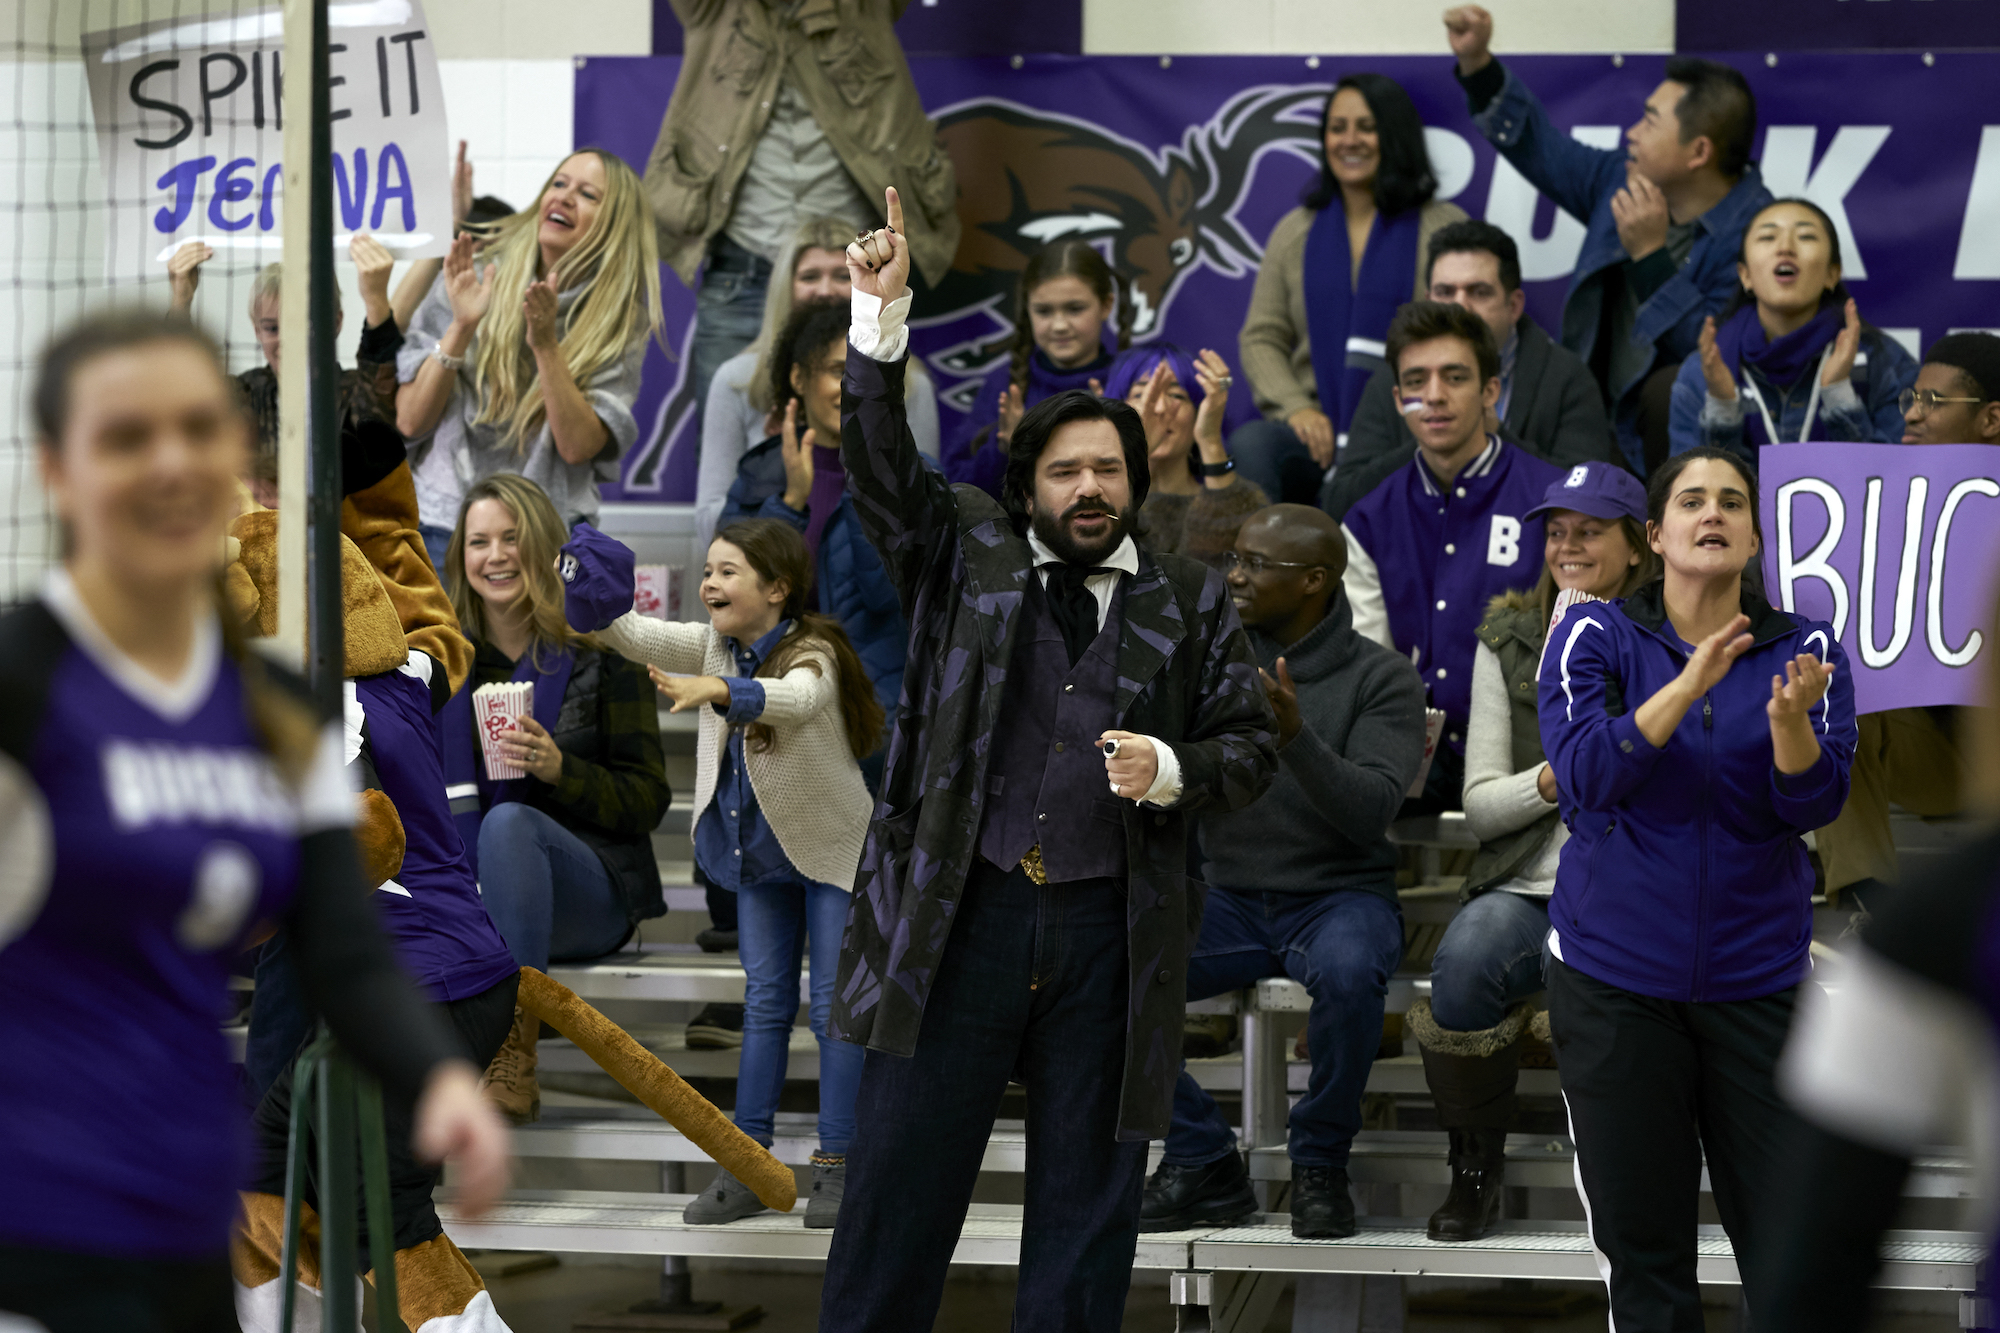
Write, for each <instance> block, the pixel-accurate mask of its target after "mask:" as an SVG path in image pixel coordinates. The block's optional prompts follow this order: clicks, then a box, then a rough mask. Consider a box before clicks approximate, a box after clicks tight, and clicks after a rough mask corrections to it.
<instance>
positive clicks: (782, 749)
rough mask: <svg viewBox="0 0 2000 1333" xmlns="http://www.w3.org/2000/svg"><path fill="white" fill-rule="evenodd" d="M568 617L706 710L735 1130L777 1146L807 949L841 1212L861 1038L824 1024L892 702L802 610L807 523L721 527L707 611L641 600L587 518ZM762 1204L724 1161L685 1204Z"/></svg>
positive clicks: (826, 1175) (815, 1198)
mask: <svg viewBox="0 0 2000 1333" xmlns="http://www.w3.org/2000/svg"><path fill="white" fill-rule="evenodd" d="M561 567H562V574H563V577H564V579H565V580H566V581H567V582H568V584H569V589H568V594H567V606H568V615H569V622H570V625H571V627H572V628H574V629H577V630H588V631H591V632H593V633H594V635H595V637H596V638H597V640H598V641H600V642H602V643H604V644H605V645H606V646H608V647H610V648H613V649H615V650H617V651H618V652H621V653H624V654H625V655H626V656H628V657H631V658H633V659H635V660H638V661H643V662H645V663H647V664H648V665H650V666H651V667H653V668H654V670H653V681H654V683H655V684H657V685H658V686H659V688H660V693H662V694H664V695H666V696H667V697H668V698H670V699H672V700H673V708H674V711H675V712H677V713H678V712H683V711H686V710H689V709H699V710H700V713H699V716H700V719H701V740H700V743H699V748H698V750H697V751H696V754H697V760H696V762H697V769H696V772H697V774H698V776H697V778H696V788H695V802H694V804H695V810H696V816H695V834H694V853H695V860H696V862H697V863H698V864H699V865H700V866H701V869H702V872H703V873H704V874H705V875H707V877H708V878H709V880H710V881H711V882H712V883H714V884H716V885H719V886H721V887H722V888H725V889H728V890H731V891H733V892H734V893H735V894H736V896H737V903H738V913H739V915H738V920H739V921H740V923H741V924H740V927H739V929H740V931H741V952H742V955H743V968H744V971H745V972H746V973H747V974H748V984H747V986H746V987H745V994H744V1000H745V1011H746V1012H745V1017H744V1023H743V1059H742V1064H741V1065H740V1067H739V1070H738V1074H737V1080H736V1112H735V1119H736V1125H737V1128H739V1129H741V1130H742V1131H743V1132H744V1133H746V1134H748V1135H749V1136H750V1137H751V1138H753V1139H755V1140H757V1141H758V1142H759V1143H762V1144H764V1145H765V1146H766V1147H768V1146H770V1143H771V1137H772V1128H773V1120H774V1119H775V1116H776V1113H777V1109H778V1094H779V1093H780V1092H781V1091H783V1089H784V1085H785V1061H786V1052H787V1048H788V1047H789V1045H790V1039H791V1031H792V1023H793V1020H794V1019H795V1018H796V1017H797V1016H798V1008H799V965H800V962H801V960H802V958H803V957H804V951H805V949H806V947H807V946H808V944H809V945H810V948H811V955H810V956H811V959H812V967H811V979H812V1003H811V1008H810V1015H811V1023H812V1031H813V1035H814V1036H815V1037H817V1038H818V1039H819V1052H820V1064H819V1069H820V1076H819V1151H817V1152H815V1153H814V1154H813V1158H812V1167H813V1189H812V1197H811V1199H810V1200H809V1201H808V1203H807V1204H806V1215H805V1224H806V1225H807V1226H808V1227H831V1226H833V1225H834V1222H835V1220H836V1218H837V1217H838V1215H839V1211H840V1199H841V1195H842V1193H843V1192H844V1191H845V1188H846V1181H847V1148H848V1143H849V1141H850V1140H851V1139H852V1138H853V1136H854V1099H855V1094H856V1092H857V1090H858V1089H859V1087H860V1081H861V1063H862V1049H861V1047H859V1046H855V1045H851V1044H849V1043H847V1042H843V1041H836V1040H833V1039H832V1038H830V1037H829V1035H828V1032H827V1018H828V1016H829V1014H830V1013H831V1011H832V1008H833V983H834V974H835V971H836V969H837V967H838V964H839V957H840V939H841V935H842V933H843V932H844V931H845V930H846V927H847V910H848V902H849V897H850V894H851V891H852V888H853V884H854V873H855V869H856V867H857V866H858V865H859V863H860V860H861V844H862V840H863V838H864V837H865V836H866V835H867V832H868V817H869V811H870V806H871V802H870V800H869V797H868V789H867V787H866V785H865V784H864V783H863V782H862V779H861V766H860V763H859V762H858V761H859V759H860V757H861V756H863V755H867V754H871V753H873V752H874V750H875V747H876V746H877V745H878V744H879V743H880V741H881V737H882V729H883V712H882V705H881V702H880V701H879V700H878V699H877V698H876V695H875V689H874V686H873V685H871V684H870V683H869V680H868V674H867V672H866V671H864V670H863V669H862V665H861V659H860V657H859V656H857V655H856V653H855V651H854V645H853V644H852V643H850V642H849V641H848V638H847V635H846V633H845V632H844V631H843V630H842V629H841V628H840V623H839V622H838V621H836V620H834V619H832V618H830V617H828V616H823V615H818V614H815V613H813V612H809V611H807V610H806V609H805V607H806V597H807V593H808V591H809V589H810V586H811V582H812V563H811V558H810V557H809V556H808V555H807V553H806V544H805V539H804V538H803V537H802V536H800V534H799V532H798V530H797V529H796V528H794V527H793V526H792V525H791V524H789V523H786V522H783V521H782V520H778V519H748V520H744V521H740V522H736V523H730V524H727V525H725V526H724V527H723V529H722V530H721V531H720V532H718V533H717V534H716V536H715V540H714V541H713V542H712V543H711V544H710V545H709V548H708V557H707V560H706V562H705V563H704V565H703V567H702V580H701V601H702V605H703V606H705V607H707V608H708V613H709V621H710V623H709V624H708V625H705V626H704V625H694V624H682V623H670V622H666V621H658V620H649V619H647V618H645V617H643V616H640V615H637V614H635V613H633V612H632V611H631V609H630V608H631V606H632V582H633V578H632V571H633V563H632V553H631V552H630V551H629V550H627V549H626V548H625V547H623V546H621V545H619V544H618V543H617V542H615V541H613V540H612V539H611V538H609V537H606V536H604V535H603V534H602V533H600V532H597V531H596V530H595V529H593V528H591V527H589V526H588V525H587V524H578V525H577V527H576V528H575V530H574V532H573V534H572V539H571V541H570V543H569V545H567V546H565V547H564V548H563V552H562V562H561ZM763 1210H764V1205H763V1204H762V1203H760V1202H758V1200H757V1197H756V1196H755V1195H754V1194H752V1193H751V1192H750V1190H749V1188H748V1187H747V1186H746V1185H744V1184H743V1183H741V1182H740V1181H738V1180H737V1179H736V1178H735V1177H734V1176H732V1175H730V1174H729V1172H728V1171H726V1170H725V1171H721V1172H719V1173H718V1174H717V1176H716V1178H715V1182H714V1183H713V1184H712V1185H710V1186H709V1187H708V1188H707V1189H706V1190H704V1191H703V1192H702V1193H701V1194H700V1195H698V1196H696V1198H695V1199H694V1201H693V1202H692V1203H690V1204H689V1205H688V1206H687V1210H686V1214H685V1216H686V1220H687V1221H688V1222H690V1223H694V1224H697V1225H700V1224H717V1223H725V1222H733V1221H735V1220H736V1219H738V1218H741V1217H748V1216H749V1215H751V1214H752V1213H759V1212H762V1211H763Z"/></svg>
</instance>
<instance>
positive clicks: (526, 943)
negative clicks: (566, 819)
mask: <svg viewBox="0 0 2000 1333" xmlns="http://www.w3.org/2000/svg"><path fill="white" fill-rule="evenodd" d="M479 896H480V898H481V899H483V900H484V901H485V903H486V914H487V915H488V916H490V917H492V918H493V925H494V928H495V929H497V930H498V931H499V932H500V938H501V939H503V940H505V941H507V951H508V952H509V953H511V954H513V955H514V961H515V962H517V963H519V964H520V965H521V966H523V967H533V968H539V969H541V970H543V971H547V970H548V966H549V964H550V963H552V962H556V963H566V962H574V961H575V960H577V959H579V958H599V957H602V956H603V955H605V954H607V953H610V952H611V951H612V950H614V949H616V948H617V947H618V946H619V945H621V944H623V943H624V942H625V939H626V937H627V936H628V935H630V934H631V932H632V923H631V921H630V920H628V919H627V918H626V915H625V904H624V902H623V901H622V900H621V899H620V898H619V896H618V888H617V886H616V885H615V884H613V883H612V882H611V873H610V872H609V871H607V870H606V869H605V868H604V862H603V861H602V860H601V859H599V857H598V855H597V853H596V852H594V851H592V850H591V849H590V846H589V844H587V843H586V842H584V840H583V839H581V838H579V837H577V836H576V834H574V833H571V832H570V831H569V830H568V829H566V828H564V827H563V826H562V825H561V824H560V823H559V822H557V821H556V820H555V819H554V818H553V817H551V816H549V815H547V814H544V813H543V812H542V811H540V810H537V809H535V807H533V806H532V805H523V804H522V803H521V802H519V801H508V802H507V803H506V804H504V805H496V806H494V807H493V808H492V809H491V810H488V811H487V812H486V818H485V819H483V820H481V821H480V823H479Z"/></svg>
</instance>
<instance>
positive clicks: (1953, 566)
mask: <svg viewBox="0 0 2000 1333" xmlns="http://www.w3.org/2000/svg"><path fill="white" fill-rule="evenodd" d="M1758 474H1759V475H1758V484H1759V486H1760V487H1761V488H1762V490H1763V496H1762V505H1763V519H1764V543H1765V545H1764V585H1765V589H1766V590H1767V592H1768V593H1769V594H1770V597H1771V601H1772V602H1773V603H1775V604H1776V605H1779V606H1782V607H1784V608H1785V609H1786V610H1788V611H1796V612H1798V613H1799V614H1800V615H1805V616H1811V617H1812V618H1813V619H1815V620H1824V621H1826V622H1828V623H1829V624H1831V625H1832V626H1833V632H1834V637H1835V638H1836V639H1838V640H1839V641H1840V645H1841V647H1843V648H1845V649H1846V650H1847V660H1848V663H1849V669H1850V670H1852V671H1853V672H1854V708H1855V711H1856V712H1859V713H1878V712H1881V711H1882V710H1884V709H1887V708H1914V707H1922V706H1928V705H1931V704H1983V703H1985V702H1987V699H1986V688H1985V683H1986V675H1987V672H1986V669H1985V668H1984V667H1983V666H1982V665H1981V663H1982V662H1983V661H1984V659H1985V658H1986V656H1987V654H1988V652H1989V650H1990V647H1991V643H1992V636H1993V632H1994V623H1993V609H1994V597H1995V591H1996V589H2000V577H1996V576H2000V447H1996V446H1994V445H1988V444H1945V445H1925V446H1918V445H1902V444H1781V445H1766V446H1765V447H1764V448H1763V449H1762V450H1761V451H1760V457H1759V459H1758Z"/></svg>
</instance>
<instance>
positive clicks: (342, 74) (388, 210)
mask: <svg viewBox="0 0 2000 1333" xmlns="http://www.w3.org/2000/svg"><path fill="white" fill-rule="evenodd" d="M327 24H328V31H329V35H330V38H331V40H330V42H329V46H328V68H329V78H328V81H327V82H328V85H329V90H330V94H331V101H332V108H333V112H332V119H333V187H334V188H333V193H334V200H333V204H334V228H335V232H336V237H335V244H336V246H338V247H340V248H342V249H343V250H344V249H345V246H346V244H347V241H348V239H349V238H350V237H351V236H353V234H354V233H355V232H359V231H366V232H369V233H371V234H373V235H374V236H375V237H376V238H377V239H378V240H380V241H381V242H382V243H383V244H384V245H386V246H388V247H389V249H390V250H391V251H393V252H394V253H395V254H397V255H398V256H399V257H401V258H421V257H425V256H432V255H442V254H443V253H444V252H445V250H446V249H447V248H448V247H449V246H450V243H451V162H450V159H449V155H448V149H447V144H448V141H449V136H448V134H447V131H446V127H445V115H444V92H443V89H442V86H441V85H440V84H439V82H438V71H437V52H436V48H435V47H434V46H433V44H432V42H431V38H430V33H429V30H428V28H427V27H426V25H425V23H424V13H423V8H422V6H421V4H419V3H418V0H353V2H351V3H336V4H331V5H329V6H327ZM83 55H84V64H85V66H86V69H87V72H88V78H89V82H90V100H91V106H92V109H93V111H94V114H95V117H96V121H97V149H98V156H99V159H100V161H101V163H102V166H103V171H104V181H105V187H106V190H107V192H108V193H109V196H110V203H111V210H110V212H111V216H110V222H109V226H108V227H107V234H108V237H109V240H108V250H109V253H108V255H107V259H106V277H107V278H108V279H109V280H110V281H112V282H118V281H121V280H130V279H135V278H145V277H153V276H158V275H159V274H160V273H161V272H163V271H164V266H165V264H166V261H167V258H168V257H169V256H170V255H172V254H173V252H174V251H175V250H176V249H177V248H179V247H180V246H181V245H182V244H183V243H185V242H188V241H203V242H205V243H207V244H208V245H209V246H211V247H212V248H214V249H215V250H216V251H217V252H218V256H221V255H226V254H228V253H229V252H232V251H235V252H249V253H248V254H244V255H241V256H240V257H241V258H245V259H249V260H252V261H253V262H257V263H263V262H267V261H268V260H272V259H276V258H277V257H278V252H279V250H280V249H281V248H282V245H283V240H282V217H283V202H284V165H283V150H284V86H285V78H286V76H287V74H288V72H289V71H288V70H287V69H286V67H285V58H284V57H285V49H284V23H283V12H282V11H281V10H279V9H276V8H272V9H265V10H258V11H256V12H253V13H248V14H239V15H232V16H226V17H221V16H218V17H189V18H184V19H168V20H163V21H160V22H156V23H148V24H144V25H141V26H138V27H130V28H117V29H112V30H109V31H105V32H96V33H90V34H87V35H85V37H84V38H83Z"/></svg>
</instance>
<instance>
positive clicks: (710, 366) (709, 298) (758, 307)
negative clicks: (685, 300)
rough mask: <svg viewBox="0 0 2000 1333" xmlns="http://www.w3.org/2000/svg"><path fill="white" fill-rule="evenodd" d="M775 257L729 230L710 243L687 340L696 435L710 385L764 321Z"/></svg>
mask: <svg viewBox="0 0 2000 1333" xmlns="http://www.w3.org/2000/svg"><path fill="white" fill-rule="evenodd" d="M770 285H771V261H770V260H768V259H766V258H764V256H762V255H757V254H752V253H751V252H750V251H748V250H745V249H744V248H743V247H742V246H740V245H738V244H737V243H736V242H734V241H732V240H730V239H729V238H728V237H727V236H717V237H716V238H715V239H714V240H713V241H712V242H710V243H709V248H708V262H707V263H705V264H704V265H702V270H701V277H700V279H699V280H698V281H697V283H696V285H695V294H694V311H695V315H694V336H693V337H692V338H690V339H689V340H688V348H687V356H688V386H687V387H688V391H689V392H690V393H692V394H693V395H694V410H695V427H696V430H695V437H696V439H699V438H700V436H701V431H700V426H701V413H702V412H704V411H705V410H706V409H707V407H708V386H709V382H710V381H711V380H713V379H714V378H715V372H716V371H717V370H720V369H721V368H722V363H723V362H725V361H727V360H728V359H729V358H730V357H732V356H735V355H736V354H737V353H738V352H740V351H742V350H743V349H744V348H746V347H748V346H749V345H750V344H751V343H752V342H753V341H755V339H756V337H757V332H758V330H759V329H761V328H762V327H763V326H764V293H765V291H766V289H768V288H769V287H770Z"/></svg>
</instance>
